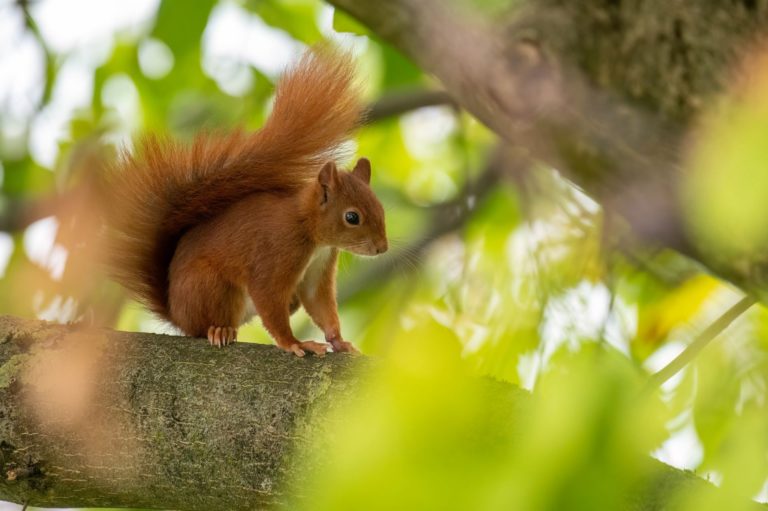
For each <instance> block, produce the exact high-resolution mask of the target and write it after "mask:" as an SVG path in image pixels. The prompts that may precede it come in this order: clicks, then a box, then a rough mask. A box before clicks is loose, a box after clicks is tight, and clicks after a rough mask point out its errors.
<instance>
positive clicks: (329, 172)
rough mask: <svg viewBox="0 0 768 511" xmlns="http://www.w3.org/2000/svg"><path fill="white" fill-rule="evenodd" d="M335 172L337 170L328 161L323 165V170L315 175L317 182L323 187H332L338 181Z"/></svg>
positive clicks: (333, 164)
mask: <svg viewBox="0 0 768 511" xmlns="http://www.w3.org/2000/svg"><path fill="white" fill-rule="evenodd" d="M337 172H338V170H336V164H335V163H333V162H332V161H329V162H328V163H326V164H325V165H323V168H321V169H320V173H319V174H318V175H317V180H318V181H319V182H320V184H321V185H323V186H328V187H332V186H333V185H334V183H336V180H337V179H338V176H337Z"/></svg>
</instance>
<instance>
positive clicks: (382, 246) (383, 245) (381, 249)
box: [376, 238, 389, 254]
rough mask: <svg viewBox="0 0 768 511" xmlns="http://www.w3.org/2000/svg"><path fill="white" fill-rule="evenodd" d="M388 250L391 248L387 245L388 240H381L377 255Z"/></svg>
mask: <svg viewBox="0 0 768 511" xmlns="http://www.w3.org/2000/svg"><path fill="white" fill-rule="evenodd" d="M388 248H389V245H388V243H387V239H386V238H384V239H383V240H381V241H379V242H378V243H376V253H377V254H383V253H384V252H386V251H387V249H388Z"/></svg>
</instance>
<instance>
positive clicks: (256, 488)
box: [0, 316, 765, 511]
mask: <svg viewBox="0 0 768 511" xmlns="http://www.w3.org/2000/svg"><path fill="white" fill-rule="evenodd" d="M374 365H375V364H374V362H372V361H371V360H370V359H367V358H365V357H355V356H352V355H346V354H342V355H329V356H327V357H325V358H322V359H321V358H314V357H307V358H304V359H299V358H297V357H295V356H293V355H288V354H286V353H283V352H281V351H279V350H277V349H276V348H275V347H273V346H263V345H257V344H236V345H234V346H230V347H227V348H225V349H220V350H218V349H213V348H211V347H210V346H209V345H208V343H207V341H205V340H203V339H191V338H184V337H174V336H166V335H153V334H142V333H124V332H114V331H110V330H86V329H80V328H75V327H67V326H54V325H49V324H46V323H42V322H38V321H29V320H22V319H18V318H13V317H10V316H0V461H2V470H3V471H2V474H3V475H4V477H3V480H2V483H0V499H2V500H9V501H12V502H17V503H20V504H22V503H29V504H31V505H35V506H42V507H47V506H55V507H65V506H66V507H139V508H150V509H183V510H206V511H207V510H210V509H233V510H235V509H249V510H252V509H265V508H274V507H278V506H280V505H283V504H286V503H287V502H288V501H289V500H290V501H293V502H295V501H296V500H297V499H300V498H301V492H302V490H301V486H302V485H301V481H300V480H298V479H295V478H292V477H289V475H290V474H291V471H292V468H293V461H292V460H293V457H292V454H293V453H294V452H296V453H299V454H301V453H304V454H306V453H307V452H309V449H316V448H318V442H320V441H321V440H322V438H323V434H322V433H321V431H323V430H324V429H326V428H329V429H330V430H333V429H334V425H333V424H325V420H318V419H319V418H321V417H323V416H324V414H325V412H326V411H328V410H329V408H333V407H337V406H343V405H344V403H345V402H346V401H347V399H348V398H350V397H351V396H352V395H354V394H355V393H356V392H358V389H357V385H356V383H357V382H361V381H363V375H364V374H365V372H366V371H367V370H370V369H371V368H372V367H373V366H374ZM486 384H487V385H488V386H489V391H491V392H493V393H494V395H496V396H499V399H498V400H497V403H499V406H500V407H501V408H500V410H498V413H499V414H500V416H508V421H506V422H508V424H509V425H510V428H509V431H510V433H509V434H514V433H512V432H513V431H514V423H515V420H516V418H515V416H514V414H515V410H520V409H521V406H516V405H523V407H524V405H525V402H527V400H528V399H530V397H529V394H527V393H526V392H523V391H521V390H520V389H517V388H516V387H513V386H511V385H506V384H503V383H499V382H495V381H491V380H488V381H487V382H486ZM502 394H503V395H506V396H507V397H508V398H503V397H502ZM510 403H514V404H516V405H515V406H510ZM304 457H305V456H304ZM656 466H657V470H656V471H655V473H654V475H653V476H652V477H651V478H650V479H649V480H647V481H646V482H645V483H644V484H643V485H642V487H641V488H638V491H637V492H636V493H635V494H633V495H629V496H628V501H627V509H628V510H632V511H646V510H659V509H665V508H667V506H668V504H669V501H670V499H672V498H674V497H675V496H676V495H677V492H678V491H680V490H682V489H694V490H696V491H712V492H716V491H717V490H716V489H715V488H714V487H712V486H711V485H710V484H709V483H706V482H704V481H703V480H701V479H699V478H697V477H695V476H694V475H693V474H691V473H690V472H685V471H680V470H676V469H673V468H671V467H668V466H666V465H663V464H661V463H656ZM754 508H755V509H756V510H757V509H765V506H762V505H758V504H754ZM740 509H743V508H740Z"/></svg>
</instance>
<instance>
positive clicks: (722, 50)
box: [330, 0, 768, 302]
mask: <svg viewBox="0 0 768 511" xmlns="http://www.w3.org/2000/svg"><path fill="white" fill-rule="evenodd" d="M330 3H332V4H333V5H335V6H337V7H339V8H340V9H343V10H344V11H346V12H348V13H349V14H351V15H352V16H353V17H355V18H357V19H358V20H359V21H360V22H362V23H363V24H364V25H366V26H367V27H368V28H370V29H371V30H372V31H373V32H374V33H376V34H377V35H379V36H380V37H382V38H383V39H385V40H386V41H388V42H390V43H391V44H393V45H394V46H395V47H397V48H399V49H401V50H402V51H403V52H404V53H405V54H406V55H407V56H409V57H411V58H412V59H413V60H414V61H415V62H416V63H417V64H418V65H420V66H421V67H422V68H424V69H425V70H427V71H428V72H430V73H433V74H434V75H435V76H436V77H437V78H439V79H440V80H441V81H442V83H443V84H444V86H445V87H446V89H447V91H448V92H449V93H450V94H451V95H452V96H453V97H454V98H455V100H456V101H457V103H458V104H459V105H461V106H462V107H464V108H466V109H467V111H469V112H470V113H472V114H474V115H475V116H476V117H477V118H478V119H480V120H481V121H482V122H484V123H485V124H486V125H488V126H489V127H490V128H491V129H493V130H494V131H495V132H496V133H498V134H499V135H500V136H501V137H502V138H503V139H505V140H506V141H507V143H508V144H510V145H511V146H514V147H515V154H519V153H520V149H521V148H522V149H524V150H526V151H527V153H528V154H529V155H530V156H531V157H532V159H534V160H542V161H545V162H547V163H549V164H550V165H551V166H553V167H555V168H557V169H558V170H560V171H562V172H564V174H565V175H566V176H567V177H569V178H570V179H571V180H573V182H575V183H576V184H577V185H578V186H580V187H581V188H583V189H584V190H586V191H587V192H588V193H589V194H590V195H591V196H592V197H593V198H595V199H596V200H597V201H598V202H599V203H600V204H601V205H602V206H603V208H604V210H605V211H606V212H607V214H608V215H609V225H612V226H615V225H617V224H619V225H620V224H621V223H622V222H623V221H626V222H628V223H629V225H630V226H631V227H632V233H633V237H634V240H636V241H640V242H642V243H644V244H645V245H646V246H647V245H651V246H652V247H667V248H673V249H676V250H678V251H680V252H682V253H684V254H686V255H688V256H690V257H692V258H694V259H696V260H698V261H699V262H700V263H702V264H703V265H704V266H706V267H708V268H709V269H710V270H711V271H712V272H713V273H716V274H718V275H720V276H722V277H724V278H726V279H729V280H731V281H732V282H733V283H735V284H736V285H738V286H740V287H742V288H743V289H744V290H745V291H746V292H748V293H751V294H753V295H755V296H757V297H758V298H760V299H762V300H763V301H764V302H766V301H767V299H768V258H765V257H763V256H762V255H761V254H755V255H753V256H752V259H751V260H744V259H742V258H728V259H724V258H723V257H722V256H721V255H720V254H719V253H718V251H716V250H712V249H710V248H708V247H705V246H700V245H699V243H698V241H697V240H696V239H694V238H693V237H692V236H691V233H690V229H689V226H688V225H687V221H686V219H685V217H684V215H683V213H682V210H683V206H682V204H681V201H680V181H681V176H682V174H683V172H682V168H681V167H682V150H683V145H684V142H685V138H686V137H687V136H688V134H689V130H690V128H691V127H693V125H694V123H695V120H696V118H697V115H698V114H699V113H700V112H701V110H702V108H703V106H705V105H706V104H707V101H708V100H710V99H712V98H713V97H714V96H715V95H716V94H718V93H720V92H723V90H724V87H725V85H726V84H727V81H728V80H729V79H730V78H731V75H732V72H733V70H734V66H735V65H736V64H737V63H738V61H739V59H740V58H741V57H743V56H744V54H745V52H746V50H747V49H749V48H750V45H751V44H752V43H754V42H755V41H756V40H757V39H758V37H759V36H761V35H765V33H766V28H768V2H766V1H765V0H752V1H747V0H715V1H712V0H674V1H669V0H631V1H624V0H578V1H574V0H528V1H521V2H508V5H510V6H511V7H510V8H509V9H507V10H503V11H499V10H498V9H493V8H488V7H481V6H487V5H488V4H487V3H485V2H475V5H476V7H475V8H474V9H473V10H472V11H466V12H465V11H463V7H466V3H467V2H460V1H444V0H389V1H387V2H379V1H376V0H330ZM493 4H496V3H495V2H492V3H491V4H490V5H493ZM484 9H485V10H484ZM617 219H623V220H622V221H619V222H617V221H616V220H617Z"/></svg>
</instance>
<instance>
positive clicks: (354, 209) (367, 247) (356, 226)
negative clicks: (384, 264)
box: [314, 158, 388, 256]
mask: <svg viewBox="0 0 768 511" xmlns="http://www.w3.org/2000/svg"><path fill="white" fill-rule="evenodd" d="M370 181H371V164H370V162H369V161H368V160H367V159H365V158H360V159H359V160H358V161H357V164H356V165H355V168H354V169H352V171H351V172H339V171H338V170H337V169H336V165H335V164H334V163H333V162H328V163H326V164H325V165H323V168H322V169H320V173H319V174H318V175H317V182H316V184H315V185H314V186H315V190H316V193H315V194H314V197H315V200H316V201H317V204H318V206H319V211H320V215H319V221H318V223H317V226H316V229H317V232H316V235H317V239H318V241H319V242H320V243H323V244H328V245H332V246H334V247H337V248H340V249H342V250H347V251H349V252H352V253H354V254H358V255H366V256H375V255H378V254H382V253H384V252H386V251H387V248H388V243H387V232H386V227H385V225H384V208H383V207H382V206H381V203H380V202H379V199H377V198H376V195H374V193H373V190H371V187H370V185H369V184H370Z"/></svg>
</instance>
